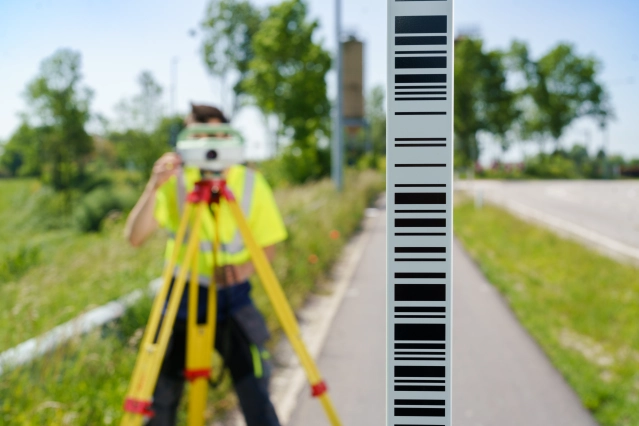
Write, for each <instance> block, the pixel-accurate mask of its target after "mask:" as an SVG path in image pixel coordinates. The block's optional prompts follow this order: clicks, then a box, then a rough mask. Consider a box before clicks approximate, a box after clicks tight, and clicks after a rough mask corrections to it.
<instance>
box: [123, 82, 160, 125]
mask: <svg viewBox="0 0 639 426" xmlns="http://www.w3.org/2000/svg"><path fill="white" fill-rule="evenodd" d="M137 82H138V85H139V87H140V92H139V93H138V94H137V95H135V96H133V97H132V98H131V99H122V100H121V101H120V102H118V104H117V105H116V107H115V108H116V111H117V113H118V123H117V124H118V127H119V128H120V129H121V130H127V129H136V130H139V131H142V132H144V133H151V132H153V131H154V130H155V129H156V128H157V126H158V124H159V123H160V120H161V119H162V116H163V106H162V104H161V101H162V92H163V89H162V86H160V84H159V83H158V82H157V81H155V78H154V77H153V74H151V72H150V71H143V72H141V73H140V75H139V76H138V79H137Z"/></svg>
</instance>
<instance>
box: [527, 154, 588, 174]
mask: <svg viewBox="0 0 639 426" xmlns="http://www.w3.org/2000/svg"><path fill="white" fill-rule="evenodd" d="M525 174H526V175H527V176H531V177H536V178H542V179H575V178H578V177H579V176H580V174H579V171H578V170H577V167H576V165H575V163H574V162H573V161H572V160H569V159H567V158H563V157H561V156H558V155H551V156H547V155H543V156H538V157H535V158H533V159H531V160H528V161H526V168H525Z"/></svg>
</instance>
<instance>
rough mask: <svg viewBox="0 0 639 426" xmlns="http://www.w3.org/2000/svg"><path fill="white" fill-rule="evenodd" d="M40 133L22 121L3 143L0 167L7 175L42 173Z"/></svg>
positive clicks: (34, 174)
mask: <svg viewBox="0 0 639 426" xmlns="http://www.w3.org/2000/svg"><path fill="white" fill-rule="evenodd" d="M41 145H42V140H41V135H40V134H39V130H38V129H37V128H34V127H31V126H30V125H29V124H28V123H26V122H24V121H23V122H22V123H21V124H20V127H18V129H17V130H16V131H15V133H14V134H13V135H11V138H9V140H8V141H7V142H6V143H5V144H4V149H3V152H2V156H0V169H4V170H5V171H6V172H7V173H8V174H9V176H13V177H16V176H20V177H27V176H40V174H41V173H42V164H41V160H42V154H41V151H40V148H41Z"/></svg>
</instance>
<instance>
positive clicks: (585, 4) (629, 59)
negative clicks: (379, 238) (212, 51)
mask: <svg viewBox="0 0 639 426" xmlns="http://www.w3.org/2000/svg"><path fill="white" fill-rule="evenodd" d="M252 2H253V3H254V4H255V5H257V6H260V7H263V6H267V5H270V4H273V3H274V1H273V0H252ZM307 2H308V4H309V12H310V15H311V17H312V18H313V19H318V20H319V22H320V28H319V30H318V33H317V41H321V42H322V43H323V44H324V46H325V48H327V49H329V50H330V51H331V52H333V51H335V45H336V37H335V20H334V14H335V4H334V3H335V2H334V1H331V0H307ZM207 4H208V0H182V1H176V0H174V1H169V0H153V1H151V0H135V1H126V0H109V1H107V0H0V58H1V59H2V65H3V66H2V68H0V99H1V102H0V140H4V139H7V138H8V137H9V136H10V135H11V134H12V132H13V131H14V130H15V129H16V127H17V126H18V124H19V119H18V116H17V113H18V112H19V111H24V110H25V109H26V104H25V102H24V99H23V97H22V93H23V92H24V89H25V87H26V85H27V84H28V82H29V81H31V80H32V79H33V78H34V77H35V75H36V74H37V73H38V70H39V66H40V63H41V61H42V60H43V59H45V58H46V57H49V56H51V55H52V54H53V53H54V52H55V51H56V50H57V49H59V48H70V49H73V50H76V51H79V52H80V53H81V54H82V72H83V76H84V84H85V85H86V86H89V87H91V88H92V89H93V90H94V91H95V97H94V100H93V103H92V111H93V112H99V113H102V114H104V115H105V116H107V117H111V118H115V111H114V106H115V104H116V103H117V102H118V101H120V100H121V99H123V98H130V97H131V96H133V95H134V94H135V93H136V92H137V90H138V88H137V84H136V77H137V76H138V75H139V74H140V72H142V71H143V70H148V71H151V72H152V73H153V75H154V76H155V78H156V79H157V81H158V82H159V83H160V84H161V85H162V86H163V87H164V89H165V91H164V101H165V103H166V105H167V111H168V110H169V108H170V105H169V104H170V99H171V97H170V93H171V90H170V89H171V85H172V71H171V70H172V65H171V64H172V61H173V60H174V59H176V60H177V62H176V63H177V67H176V68H177V73H176V75H177V78H175V79H174V81H173V83H175V92H174V93H175V94H176V97H175V108H176V110H177V111H178V112H181V113H186V111H187V109H188V104H189V102H191V101H193V102H198V101H199V102H207V103H213V104H221V105H224V103H223V100H224V99H226V100H228V95H227V96H224V95H223V93H224V91H223V90H222V85H221V83H220V81H219V80H215V79H213V78H211V77H210V76H209V75H207V73H206V71H205V68H204V65H203V62H202V59H201V54H200V43H201V37H200V34H199V32H196V33H195V36H191V35H190V34H189V31H190V30H191V29H196V30H197V29H198V26H199V22H200V21H201V19H202V17H203V15H204V11H205V9H206V6H207ZM454 9H455V17H454V19H455V32H456V33H458V32H459V31H468V30H471V31H478V32H479V34H480V35H481V36H482V37H483V38H484V40H485V43H486V47H487V48H489V49H505V48H507V47H508V46H509V45H510V42H511V41H512V40H513V39H519V40H523V41H525V42H527V43H528V44H529V46H530V49H531V53H532V56H533V58H537V57H539V56H541V55H543V54H544V53H545V52H547V51H548V50H549V49H551V48H552V47H553V46H555V45H556V44H557V43H558V42H560V41H564V42H570V43H574V44H575V46H576V48H577V52H578V53H579V54H582V55H594V56H596V57H597V58H599V59H600V60H601V61H602V63H603V69H602V72H601V75H600V80H601V82H602V83H603V84H604V85H605V87H606V88H607V89H608V91H609V93H610V95H611V100H612V105H613V107H614V111H615V115H616V119H615V121H614V122H612V123H611V125H610V127H609V131H608V135H607V136H606V135H605V134H604V133H603V132H601V131H600V130H599V129H598V128H597V127H596V126H595V125H594V123H591V122H589V121H588V120H580V121H578V122H576V123H575V124H574V125H573V126H571V128H570V129H569V131H568V132H567V133H566V135H565V137H564V138H563V139H562V141H561V143H562V144H563V145H564V146H570V145H572V144H573V143H574V142H576V141H578V142H581V143H584V142H587V144H588V147H589V149H590V151H591V153H595V152H596V150H597V149H599V148H600V147H601V146H602V145H603V144H604V143H605V142H606V141H608V147H609V151H610V152H615V153H619V154H622V155H624V156H626V157H639V120H638V119H637V118H636V116H637V115H639V107H638V106H637V104H636V100H637V99H638V98H639V96H638V95H639V26H637V25H636V22H637V20H638V19H639V1H636V0H607V1H606V2H602V1H601V0H598V1H595V0H562V1H560V2H559V1H556V0H534V1H533V0H518V1H516V2H513V1H511V0H482V1H477V0H456V1H455V4H454ZM386 10H387V7H386V1H385V0H342V27H343V33H349V34H355V35H356V36H357V37H358V38H360V39H361V40H363V41H364V43H365V47H364V63H365V71H364V82H365V83H364V84H365V89H366V91H368V90H370V89H371V88H372V87H373V86H376V85H384V86H385V85H386V19H387V17H386ZM328 84H329V95H330V96H331V97H333V96H334V94H335V76H334V74H333V73H331V74H329V77H328ZM233 124H234V125H235V126H236V127H237V128H238V129H239V130H240V131H242V132H243V133H244V135H245V137H246V139H247V144H248V151H249V155H250V156H251V157H252V158H263V157H265V156H267V155H269V153H270V152H271V147H270V143H269V141H268V138H267V137H266V134H265V128H264V125H263V122H262V120H261V119H260V117H259V115H258V114H257V113H256V111H255V110H253V109H251V108H247V109H245V110H243V111H241V112H240V113H238V115H237V116H235V117H233ZM534 150H535V148H534V147H533V146H532V145H529V146H528V148H521V147H515V148H513V149H511V150H510V151H509V152H508V153H507V154H506V156H505V157H504V158H505V159H506V160H511V161H517V160H519V159H521V158H522V156H523V155H524V154H525V153H526V152H528V153H532V152H534ZM498 154H499V151H498V149H497V148H496V147H495V146H494V145H493V144H491V143H490V142H489V141H488V142H486V143H485V145H484V150H483V155H482V161H483V162H488V161H490V160H491V159H492V158H494V157H495V156H497V155H498Z"/></svg>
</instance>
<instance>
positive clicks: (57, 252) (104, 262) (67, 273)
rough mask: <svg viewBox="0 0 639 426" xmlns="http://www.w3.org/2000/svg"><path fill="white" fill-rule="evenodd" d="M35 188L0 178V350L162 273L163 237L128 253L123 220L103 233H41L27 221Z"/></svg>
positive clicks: (33, 183) (25, 182) (28, 183)
mask: <svg viewBox="0 0 639 426" xmlns="http://www.w3.org/2000/svg"><path fill="white" fill-rule="evenodd" d="M38 189H39V185H38V183H37V182H36V181H33V180H15V181H14V180H5V181H0V194H1V195H0V198H1V199H0V239H1V240H2V241H3V244H2V250H0V324H2V325H3V327H0V351H2V350H5V349H8V348H10V347H13V346H15V345H17V344H19V343H21V342H23V341H24V340H27V339H29V338H31V337H34V336H37V335H39V334H41V333H43V332H45V331H47V330H49V329H51V328H53V327H54V326H56V325H59V324H61V323H63V322H65V321H68V320H70V319H71V318H73V317H75V316H77V315H78V314H79V313H81V312H82V311H84V310H87V309H91V308H92V307H96V306H99V305H102V304H104V303H107V302H109V301H111V300H114V299H116V298H118V297H120V296H122V295H124V294H127V293H129V292H130V291H132V290H134V289H137V288H145V287H146V285H147V284H148V282H149V281H150V280H151V279H153V278H155V277H157V276H158V275H159V274H160V272H161V267H162V258H161V257H158V256H157V253H158V252H159V251H161V250H162V246H163V244H164V239H165V237H164V236H163V235H162V234H161V233H158V234H157V235H156V236H154V237H153V238H152V239H151V240H150V241H149V243H148V244H146V245H145V246H144V247H143V248H141V249H134V248H132V247H130V246H129V245H128V244H127V242H126V241H125V240H124V237H123V226H124V224H123V221H124V218H120V219H119V220H118V221H112V222H110V223H109V224H107V226H106V229H105V230H104V231H103V232H101V233H90V234H85V233H80V232H77V231H75V230H73V229H71V228H61V229H54V230H43V229H41V228H40V227H38V226H37V224H36V225H34V224H33V223H31V222H32V221H31V222H30V219H32V218H30V217H28V212H29V202H30V199H29V197H30V196H34V194H36V191H37V190H38ZM4 242H6V243H4ZM21 253H26V255H22V256H21Z"/></svg>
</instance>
